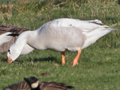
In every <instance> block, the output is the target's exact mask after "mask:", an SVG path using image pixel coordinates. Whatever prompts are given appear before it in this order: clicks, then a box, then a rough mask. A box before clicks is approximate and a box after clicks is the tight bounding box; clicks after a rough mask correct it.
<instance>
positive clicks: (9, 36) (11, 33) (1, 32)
mask: <svg viewBox="0 0 120 90" xmlns="http://www.w3.org/2000/svg"><path fill="white" fill-rule="evenodd" d="M28 30H30V29H27V28H21V27H18V26H13V25H0V53H3V52H7V51H8V49H9V47H10V46H11V45H12V44H13V43H14V42H15V40H16V39H17V37H18V35H19V34H21V33H22V32H24V31H28ZM25 49H26V50H25ZM27 49H28V50H29V49H30V47H29V46H27V45H25V47H24V49H23V51H22V52H21V54H25V53H27V52H26V51H27ZM31 51H32V50H31ZM27 54H28V53H27Z"/></svg>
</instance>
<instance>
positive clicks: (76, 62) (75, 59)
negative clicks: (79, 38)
mask: <svg viewBox="0 0 120 90" xmlns="http://www.w3.org/2000/svg"><path fill="white" fill-rule="evenodd" d="M81 52H82V50H78V51H77V55H76V57H75V58H74V60H73V63H72V66H75V65H77V64H78V59H79V57H80V54H81Z"/></svg>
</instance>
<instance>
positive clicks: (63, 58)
mask: <svg viewBox="0 0 120 90" xmlns="http://www.w3.org/2000/svg"><path fill="white" fill-rule="evenodd" d="M61 56H62V65H64V64H65V52H62V53H61Z"/></svg>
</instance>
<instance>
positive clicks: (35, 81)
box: [24, 76, 39, 88]
mask: <svg viewBox="0 0 120 90" xmlns="http://www.w3.org/2000/svg"><path fill="white" fill-rule="evenodd" d="M24 80H25V81H26V82H27V83H28V84H29V86H30V87H31V88H37V87H38V86H39V81H38V79H37V78H36V77H34V76H31V77H29V78H24Z"/></svg>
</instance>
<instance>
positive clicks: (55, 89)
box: [24, 76, 74, 90]
mask: <svg viewBox="0 0 120 90" xmlns="http://www.w3.org/2000/svg"><path fill="white" fill-rule="evenodd" d="M24 80H25V81H26V82H27V83H28V85H29V86H30V88H31V90H67V89H72V88H74V87H73V86H68V85H67V84H65V83H58V82H40V81H39V80H38V79H37V78H36V77H34V76H32V77H29V78H24Z"/></svg>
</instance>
